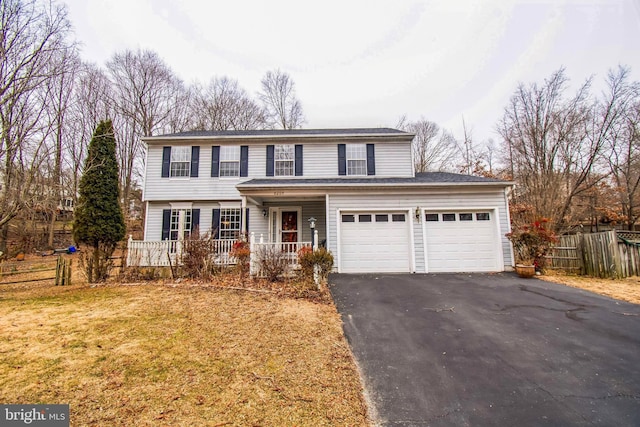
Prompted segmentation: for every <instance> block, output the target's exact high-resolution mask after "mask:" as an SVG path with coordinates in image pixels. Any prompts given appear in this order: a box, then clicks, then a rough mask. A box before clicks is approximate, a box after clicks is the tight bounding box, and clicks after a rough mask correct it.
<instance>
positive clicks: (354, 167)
mask: <svg viewBox="0 0 640 427" xmlns="http://www.w3.org/2000/svg"><path fill="white" fill-rule="evenodd" d="M375 174H376V160H375V145H374V144H338V175H351V176H365V175H375Z"/></svg>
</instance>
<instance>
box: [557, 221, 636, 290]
mask: <svg viewBox="0 0 640 427" xmlns="http://www.w3.org/2000/svg"><path fill="white" fill-rule="evenodd" d="M621 233H622V232H621ZM625 233H626V232H625ZM623 235H625V234H623ZM638 239H640V236H638ZM546 258H547V259H548V262H549V265H548V267H549V268H552V269H561V270H567V271H571V272H574V273H579V274H586V275H588V276H593V277H602V278H622V277H629V276H637V275H640V244H639V243H636V242H634V241H633V240H630V239H626V238H622V239H620V238H618V233H617V232H616V231H615V230H612V231H605V232H602V233H591V234H576V235H570V236H561V237H560V241H559V242H558V244H557V245H556V246H555V247H554V248H553V249H552V250H551V253H550V255H548V256H547V257H546Z"/></svg>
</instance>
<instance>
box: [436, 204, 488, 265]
mask: <svg viewBox="0 0 640 427" xmlns="http://www.w3.org/2000/svg"><path fill="white" fill-rule="evenodd" d="M493 215H494V211H461V212H455V211H449V212H426V213H425V216H424V220H425V221H424V224H425V229H426V230H425V231H426V236H425V238H426V248H427V266H428V272H429V273H438V272H441V273H442V272H446V273H451V272H475V271H478V272H482V271H499V270H500V267H499V265H498V264H499V262H498V260H499V252H498V251H499V247H498V244H497V243H498V242H497V237H496V229H495V227H496V225H495V219H494V217H493Z"/></svg>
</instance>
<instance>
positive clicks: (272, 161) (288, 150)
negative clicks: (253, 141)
mask: <svg viewBox="0 0 640 427" xmlns="http://www.w3.org/2000/svg"><path fill="white" fill-rule="evenodd" d="M267 176H302V145H301V144H296V145H294V144H281V145H267Z"/></svg>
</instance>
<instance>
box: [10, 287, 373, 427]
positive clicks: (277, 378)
mask: <svg viewBox="0 0 640 427" xmlns="http://www.w3.org/2000/svg"><path fill="white" fill-rule="evenodd" d="M0 401H1V402H11V403H69V404H70V405H71V424H72V425H75V426H84V425H92V426H93V425H95V426H104V425H114V426H131V425H166V426H196V425H198V426H199V425H203V426H223V425H224V426H226V425H229V426H234V425H237V426H257V425H260V426H286V425H288V426H294V425H295V426H303V425H304V426H323V425H324V426H337V425H339V426H359V425H367V419H366V414H365V412H366V409H365V405H364V403H363V399H362V390H361V386H360V382H359V378H358V374H357V372H356V370H355V368H354V363H353V360H352V357H351V353H350V351H349V348H348V345H347V343H346V342H345V340H344V337H343V334H342V327H341V323H340V319H339V316H338V314H337V313H336V310H335V308H334V307H333V305H331V304H318V303H313V302H309V301H305V300H294V299H288V298H282V297H278V296H276V295H274V294H273V293H260V292H247V291H234V290H229V289H219V288H217V287H216V288H212V287H209V288H207V287H202V286H196V285H194V284H178V285H175V284H171V285H168V284H143V285H135V286H125V285H108V286H101V287H93V288H92V287H88V286H78V285H75V286H70V287H57V288H56V287H53V286H50V285H48V286H44V285H41V286H32V287H27V286H13V285H0Z"/></svg>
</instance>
